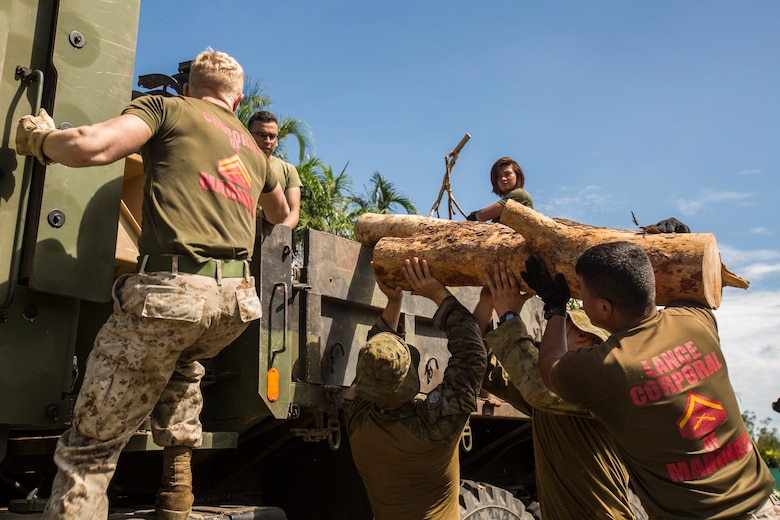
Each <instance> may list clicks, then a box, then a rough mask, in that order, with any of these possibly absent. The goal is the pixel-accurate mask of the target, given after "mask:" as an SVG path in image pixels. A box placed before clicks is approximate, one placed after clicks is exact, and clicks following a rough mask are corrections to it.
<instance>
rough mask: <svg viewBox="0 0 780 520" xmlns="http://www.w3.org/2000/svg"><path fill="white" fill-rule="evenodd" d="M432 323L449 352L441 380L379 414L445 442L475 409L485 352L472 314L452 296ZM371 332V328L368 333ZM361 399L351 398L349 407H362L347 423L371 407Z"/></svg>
mask: <svg viewBox="0 0 780 520" xmlns="http://www.w3.org/2000/svg"><path fill="white" fill-rule="evenodd" d="M433 324H434V326H435V327H436V328H438V329H443V330H445V331H446V333H447V338H448V343H447V348H448V349H449V351H450V353H451V357H450V360H449V362H448V364H447V368H446V370H445V371H444V378H443V380H442V382H441V384H440V385H439V386H437V387H436V388H434V389H433V390H432V391H431V392H429V393H428V394H427V395H426V396H423V395H420V396H418V398H417V399H415V401H414V402H411V403H409V404H407V405H405V406H403V407H401V408H398V409H396V410H394V411H392V412H387V411H385V412H383V413H382V415H383V417H384V419H394V420H399V421H401V422H402V423H403V424H404V425H405V426H406V427H407V428H408V429H409V430H410V431H411V432H412V434H413V435H414V436H415V437H418V438H421V439H424V440H427V441H430V442H446V441H448V440H450V439H452V438H454V437H456V436H460V433H461V431H462V430H463V426H465V424H466V420H467V419H468V417H469V415H470V414H471V413H472V412H475V411H476V410H477V394H478V393H479V389H480V387H481V385H482V378H483V376H484V373H485V366H486V354H485V347H484V344H483V342H482V338H481V336H480V334H479V327H478V325H477V323H476V320H475V319H474V316H473V315H472V314H471V313H470V312H469V311H468V310H467V309H466V308H465V307H463V305H461V304H460V302H458V300H457V299H456V298H455V297H454V296H452V297H449V298H447V299H446V300H444V302H442V304H441V307H439V309H438V310H437V311H436V314H435V315H434V317H433ZM375 327H376V326H375ZM371 332H374V329H372V331H370V332H369V335H371ZM418 377H419V374H418ZM364 401H366V400H365V399H361V398H360V397H358V398H357V399H355V401H354V402H353V406H352V407H351V409H350V410H351V411H355V412H359V411H360V410H362V413H357V415H358V416H352V417H350V419H349V422H348V425H349V424H353V425H357V424H359V423H360V421H361V417H359V416H361V415H363V414H365V413H370V412H371V410H374V407H373V406H369V405H371V404H372V403H370V402H369V403H367V404H368V405H366V403H365V402H364ZM350 415H354V414H350Z"/></svg>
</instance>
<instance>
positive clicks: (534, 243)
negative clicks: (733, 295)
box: [355, 201, 748, 308]
mask: <svg viewBox="0 0 780 520" xmlns="http://www.w3.org/2000/svg"><path fill="white" fill-rule="evenodd" d="M507 207H508V208H510V209H509V211H507V210H506V209H505V210H504V213H503V215H502V222H503V224H507V225H508V226H509V227H507V226H505V225H503V224H488V223H476V222H454V221H449V220H443V219H434V218H430V217H421V216H417V215H375V214H366V215H363V216H361V217H360V218H359V219H358V222H357V223H356V225H355V235H356V237H357V238H358V240H359V241H360V242H361V243H363V244H366V245H374V253H373V264H374V271H375V272H376V275H377V277H378V278H379V279H380V280H382V281H383V282H384V283H386V284H388V285H390V286H394V287H403V288H405V289H409V287H408V284H407V283H406V279H405V278H404V276H403V271H402V269H401V267H402V265H403V261H404V259H406V258H409V257H411V256H418V257H421V258H425V259H426V260H427V261H428V264H429V265H430V267H431V272H432V274H433V275H434V276H436V278H438V279H439V280H440V281H441V282H442V283H444V284H445V285H448V286H451V287H453V286H481V285H484V276H485V273H486V272H488V270H492V267H493V264H494V263H495V262H498V261H499V260H501V261H504V262H505V263H506V264H507V265H508V266H509V267H510V268H511V269H512V270H513V271H514V272H515V274H516V275H518V278H520V276H519V273H520V272H521V271H522V270H523V269H524V267H525V260H526V259H527V258H528V256H530V255H531V254H536V255H539V256H541V257H542V258H544V260H545V262H546V263H547V265H548V267H549V268H550V270H551V271H553V272H555V271H557V272H562V273H563V274H564V275H565V276H566V279H567V280H568V281H569V286H570V289H571V290H572V296H573V297H575V298H576V297H578V296H579V294H578V287H577V283H576V279H577V278H576V275H575V273H574V265H575V264H576V261H577V259H578V258H579V256H580V255H581V254H582V253H583V252H584V251H585V250H586V249H587V248H588V247H591V246H592V245H596V244H599V243H604V242H612V241H616V240H627V241H629V242H633V243H636V244H637V245H639V246H641V247H642V248H643V249H645V251H646V252H647V253H648V256H649V257H650V260H651V262H652V263H653V268H654V270H655V274H656V302H657V303H658V304H659V305H665V304H667V303H669V302H670V301H672V300H675V299H688V300H693V301H696V302H699V303H702V304H704V305H707V306H708V307H710V308H717V307H718V306H719V305H720V302H721V296H722V291H721V287H722V286H731V287H740V288H747V286H748V282H747V281H746V280H744V279H742V278H740V277H739V276H737V275H735V274H734V273H732V272H731V271H729V270H728V269H727V268H726V266H725V265H723V264H722V263H721V262H720V255H719V253H718V250H717V244H716V242H715V237H714V235H712V234H709V233H690V234H687V233H686V234H673V233H671V234H654V235H653V234H645V233H642V232H635V231H625V230H618V229H612V228H598V227H593V226H587V225H585V224H580V223H577V222H572V221H567V220H564V219H551V218H549V217H545V216H544V215H541V214H540V213H537V212H535V211H533V210H530V209H528V208H526V207H525V206H522V205H520V204H517V203H514V204H512V201H510V203H508V204H507ZM517 207H519V208H517ZM513 230H514V231H513ZM515 231H517V232H515ZM523 234H525V237H526V238H524V236H523ZM519 283H520V288H521V290H523V291H530V289H529V288H528V287H526V286H525V284H524V282H523V281H522V279H520V280H519Z"/></svg>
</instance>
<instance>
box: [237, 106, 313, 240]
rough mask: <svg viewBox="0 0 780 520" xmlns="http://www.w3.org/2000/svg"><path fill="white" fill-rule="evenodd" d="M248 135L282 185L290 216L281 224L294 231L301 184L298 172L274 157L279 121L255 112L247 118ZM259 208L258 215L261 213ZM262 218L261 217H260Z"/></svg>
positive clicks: (265, 112) (277, 142) (274, 117)
mask: <svg viewBox="0 0 780 520" xmlns="http://www.w3.org/2000/svg"><path fill="white" fill-rule="evenodd" d="M246 127H247V129H248V130H249V133H250V134H252V137H254V138H255V142H256V143H257V146H259V147H260V149H261V150H262V151H263V153H265V157H266V159H268V164H269V166H270V167H271V170H273V172H274V174H275V175H276V179H277V180H278V181H279V184H281V185H282V191H283V192H284V197H285V198H286V199H287V205H288V206H290V214H289V215H287V218H285V219H284V221H282V224H284V225H286V226H290V228H292V229H295V226H297V225H298V220H299V219H300V218H301V188H302V187H303V183H302V182H301V178H300V176H299V175H298V170H297V169H296V168H295V166H293V165H292V164H290V163H288V162H287V161H283V160H281V159H279V158H278V157H276V156H275V155H274V151H276V148H277V146H279V121H277V119H276V116H275V115H273V114H272V113H271V112H268V111H266V110H261V111H260V112H255V113H254V114H253V115H252V117H250V118H249V123H247V125H246ZM262 211H263V208H262V207H261V208H260V211H259V212H258V213H262ZM261 216H262V215H261Z"/></svg>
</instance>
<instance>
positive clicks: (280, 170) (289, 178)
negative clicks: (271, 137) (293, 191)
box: [268, 155, 303, 191]
mask: <svg viewBox="0 0 780 520" xmlns="http://www.w3.org/2000/svg"><path fill="white" fill-rule="evenodd" d="M268 162H269V163H270V166H271V169H272V170H273V172H274V174H275V175H276V180H278V181H279V184H281V185H282V191H287V190H288V189H290V188H302V187H303V183H302V182H301V177H300V175H298V170H297V169H296V168H295V166H294V165H292V164H290V163H288V162H287V161H283V160H281V159H279V158H278V157H274V156H273V155H272V156H271V157H269V158H268Z"/></svg>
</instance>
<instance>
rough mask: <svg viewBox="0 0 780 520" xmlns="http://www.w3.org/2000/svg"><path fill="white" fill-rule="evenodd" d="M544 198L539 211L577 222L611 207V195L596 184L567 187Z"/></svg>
mask: <svg viewBox="0 0 780 520" xmlns="http://www.w3.org/2000/svg"><path fill="white" fill-rule="evenodd" d="M575 190H576V191H575ZM543 200H544V202H543V203H540V204H539V205H538V208H537V209H538V211H540V212H541V213H544V214H545V215H554V216H556V217H560V218H565V219H569V220H574V221H576V222H584V221H585V220H586V219H587V218H588V217H589V215H592V214H593V213H601V212H603V211H604V210H605V208H609V207H610V196H609V195H607V194H605V193H604V192H603V190H602V189H601V187H599V186H595V185H589V186H584V187H582V188H578V189H577V188H570V187H565V188H563V189H559V190H558V192H557V193H556V194H555V195H553V196H551V197H544V199H543ZM591 218H592V217H591Z"/></svg>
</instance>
